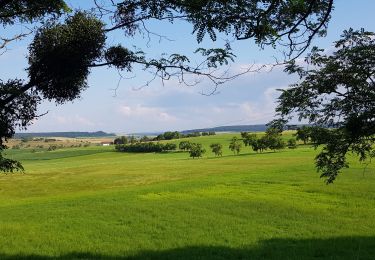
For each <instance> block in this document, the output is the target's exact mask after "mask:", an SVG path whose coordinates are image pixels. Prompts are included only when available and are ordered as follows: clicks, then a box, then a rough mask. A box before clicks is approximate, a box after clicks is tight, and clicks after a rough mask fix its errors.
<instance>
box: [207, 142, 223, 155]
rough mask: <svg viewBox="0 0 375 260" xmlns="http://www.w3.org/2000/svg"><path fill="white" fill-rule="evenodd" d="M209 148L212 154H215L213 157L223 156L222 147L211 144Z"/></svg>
mask: <svg viewBox="0 0 375 260" xmlns="http://www.w3.org/2000/svg"><path fill="white" fill-rule="evenodd" d="M210 148H211V150H212V152H213V153H214V154H215V156H223V145H222V144H219V143H216V144H211V145H210Z"/></svg>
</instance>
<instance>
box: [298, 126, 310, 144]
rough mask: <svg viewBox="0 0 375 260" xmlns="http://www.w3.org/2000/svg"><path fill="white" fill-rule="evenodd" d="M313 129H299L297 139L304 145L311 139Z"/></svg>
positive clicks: (304, 127) (307, 127)
mask: <svg viewBox="0 0 375 260" xmlns="http://www.w3.org/2000/svg"><path fill="white" fill-rule="evenodd" d="M311 131H312V130H311V127H309V126H302V127H299V128H298V129H297V132H296V139H297V140H301V141H302V142H303V143H304V144H307V142H308V141H309V140H310V139H311Z"/></svg>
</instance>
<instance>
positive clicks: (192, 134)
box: [184, 132, 201, 137]
mask: <svg viewBox="0 0 375 260" xmlns="http://www.w3.org/2000/svg"><path fill="white" fill-rule="evenodd" d="M199 136H201V133H200V132H192V133H188V134H186V135H184V137H199Z"/></svg>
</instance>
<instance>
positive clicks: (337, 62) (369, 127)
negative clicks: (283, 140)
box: [276, 29, 375, 183]
mask: <svg viewBox="0 0 375 260" xmlns="http://www.w3.org/2000/svg"><path fill="white" fill-rule="evenodd" d="M335 48H336V49H335V51H334V52H333V53H331V54H327V53H326V52H324V50H321V49H318V48H313V50H312V52H311V54H310V55H308V56H307V58H306V63H307V64H308V65H309V66H310V69H309V70H307V69H305V68H304V67H302V66H299V65H297V64H296V63H295V62H291V63H290V64H289V66H288V67H287V68H286V70H287V71H288V72H289V73H298V74H299V76H300V78H301V80H300V82H299V83H297V84H294V85H292V86H290V88H288V89H286V90H283V91H282V94H281V96H280V97H279V100H278V102H279V103H278V107H277V109H276V111H277V112H278V114H279V116H280V120H279V121H283V122H286V121H288V120H289V119H291V118H292V117H293V115H297V116H298V118H299V119H300V120H307V121H309V123H310V124H312V125H314V126H316V127H317V128H316V129H315V131H314V132H313V133H312V138H313V139H314V140H313V141H314V143H316V145H317V146H318V145H323V150H322V152H321V153H319V155H318V156H317V157H316V166H317V169H318V171H320V172H321V176H322V177H325V178H326V181H327V183H331V182H333V181H334V180H335V178H336V177H337V175H338V173H339V172H340V171H341V169H342V168H344V167H348V163H347V161H346V155H347V153H349V152H351V153H354V154H356V155H358V156H359V159H360V161H365V160H366V159H368V158H371V157H374V156H375V152H374V141H375V136H374V135H375V35H374V33H372V32H367V31H365V30H364V29H362V30H359V31H355V30H353V29H350V30H347V31H344V33H343V35H342V36H341V39H340V40H338V41H336V42H335ZM311 67H313V68H312V69H311ZM327 127H329V128H331V129H329V130H328V129H325V128H327Z"/></svg>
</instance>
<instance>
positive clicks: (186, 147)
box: [178, 141, 191, 151]
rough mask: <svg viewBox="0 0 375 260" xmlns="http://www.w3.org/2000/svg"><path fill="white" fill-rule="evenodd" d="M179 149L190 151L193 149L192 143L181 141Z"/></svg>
mask: <svg viewBox="0 0 375 260" xmlns="http://www.w3.org/2000/svg"><path fill="white" fill-rule="evenodd" d="M178 148H179V149H180V150H184V151H188V150H190V148H191V143H190V142H189V141H181V142H180V144H179V145H178Z"/></svg>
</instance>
